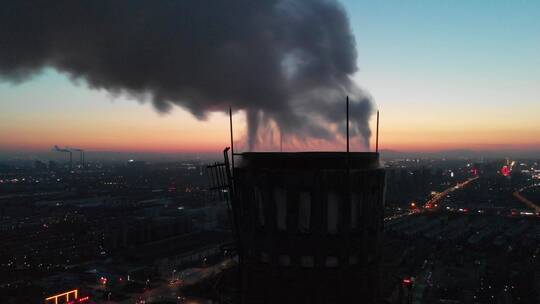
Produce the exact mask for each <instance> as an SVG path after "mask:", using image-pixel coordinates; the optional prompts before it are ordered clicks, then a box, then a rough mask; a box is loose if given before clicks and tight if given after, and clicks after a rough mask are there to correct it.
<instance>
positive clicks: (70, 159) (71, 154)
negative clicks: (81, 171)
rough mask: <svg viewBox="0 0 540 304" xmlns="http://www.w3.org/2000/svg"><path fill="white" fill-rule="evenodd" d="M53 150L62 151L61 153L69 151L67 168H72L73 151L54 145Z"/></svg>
mask: <svg viewBox="0 0 540 304" xmlns="http://www.w3.org/2000/svg"><path fill="white" fill-rule="evenodd" d="M53 151H56V152H62V153H69V170H73V153H72V152H71V151H70V150H69V149H63V148H60V147H58V146H57V145H55V146H54V147H53Z"/></svg>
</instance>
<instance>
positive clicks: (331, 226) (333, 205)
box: [327, 192, 339, 234]
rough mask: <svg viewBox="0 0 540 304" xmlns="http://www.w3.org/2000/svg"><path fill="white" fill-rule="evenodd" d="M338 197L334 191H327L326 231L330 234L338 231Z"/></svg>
mask: <svg viewBox="0 0 540 304" xmlns="http://www.w3.org/2000/svg"><path fill="white" fill-rule="evenodd" d="M338 218H339V197H338V196H337V195H336V193H334V192H330V193H328V201H327V229H328V230H327V231H328V233H330V234H335V233H337V232H338Z"/></svg>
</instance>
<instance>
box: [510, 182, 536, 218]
mask: <svg viewBox="0 0 540 304" xmlns="http://www.w3.org/2000/svg"><path fill="white" fill-rule="evenodd" d="M538 186H540V185H532V186H528V187H523V188H521V189H519V190H517V191H515V192H514V193H513V194H514V197H515V198H517V199H518V200H520V201H521V202H522V203H524V204H525V205H527V206H528V207H529V208H531V209H534V211H536V212H540V206H538V205H537V204H535V203H533V202H532V201H531V200H529V199H528V198H526V197H525V196H523V195H521V192H523V190H526V189H529V188H532V187H538Z"/></svg>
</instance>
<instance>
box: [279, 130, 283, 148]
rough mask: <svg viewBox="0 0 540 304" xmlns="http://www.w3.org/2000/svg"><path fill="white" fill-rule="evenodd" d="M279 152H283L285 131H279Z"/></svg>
mask: <svg viewBox="0 0 540 304" xmlns="http://www.w3.org/2000/svg"><path fill="white" fill-rule="evenodd" d="M279 152H283V130H282V129H279Z"/></svg>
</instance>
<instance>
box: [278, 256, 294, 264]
mask: <svg viewBox="0 0 540 304" xmlns="http://www.w3.org/2000/svg"><path fill="white" fill-rule="evenodd" d="M278 262H279V265H280V266H285V267H288V266H291V257H289V256H288V255H286V254H282V255H280V256H279V258H278Z"/></svg>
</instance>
